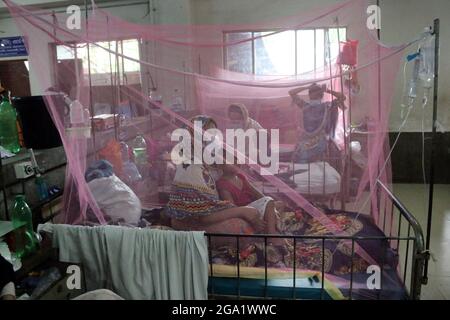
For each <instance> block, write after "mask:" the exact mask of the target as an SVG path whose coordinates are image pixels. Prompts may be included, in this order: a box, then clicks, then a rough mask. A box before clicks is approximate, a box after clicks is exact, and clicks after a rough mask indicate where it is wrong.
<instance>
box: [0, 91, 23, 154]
mask: <svg viewBox="0 0 450 320" xmlns="http://www.w3.org/2000/svg"><path fill="white" fill-rule="evenodd" d="M16 120H17V114H16V111H15V110H14V108H13V107H12V105H11V103H9V99H8V97H6V96H4V97H3V100H2V102H1V103H0V145H1V146H2V147H4V148H5V149H7V150H8V151H10V152H12V153H18V152H19V151H20V144H19V135H18V133H17V124H16Z"/></svg>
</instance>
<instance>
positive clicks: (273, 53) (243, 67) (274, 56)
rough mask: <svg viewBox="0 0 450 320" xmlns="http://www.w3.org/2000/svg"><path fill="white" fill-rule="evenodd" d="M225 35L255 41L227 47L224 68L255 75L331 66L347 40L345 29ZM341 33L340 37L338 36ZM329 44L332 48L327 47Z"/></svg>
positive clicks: (252, 32) (284, 73)
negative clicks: (340, 46) (343, 42)
mask: <svg viewBox="0 0 450 320" xmlns="http://www.w3.org/2000/svg"><path fill="white" fill-rule="evenodd" d="M273 32H274V31H264V32H259V31H246V32H226V33H225V34H224V38H225V41H226V42H236V41H240V40H244V39H249V38H255V37H256V39H253V40H251V41H246V42H242V43H240V44H237V45H231V46H228V47H225V49H224V50H225V51H224V58H225V59H224V62H225V63H224V64H225V68H227V69H228V70H231V71H236V72H242V73H250V74H256V75H298V74H302V73H306V72H311V71H314V70H318V69H321V68H323V67H324V66H326V65H328V64H329V62H330V59H331V61H333V60H334V59H336V58H337V56H338V54H339V41H345V40H346V37H347V29H346V28H316V29H299V30H287V31H283V32H280V33H275V34H273V35H270V36H266V37H261V38H258V37H260V36H264V35H266V34H270V33H273ZM338 32H339V34H338ZM328 44H329V46H328Z"/></svg>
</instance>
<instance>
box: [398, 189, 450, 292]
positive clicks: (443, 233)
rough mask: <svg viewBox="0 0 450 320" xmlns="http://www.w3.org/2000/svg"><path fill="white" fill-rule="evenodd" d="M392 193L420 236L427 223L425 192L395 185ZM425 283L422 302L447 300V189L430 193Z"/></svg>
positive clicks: (449, 197)
mask: <svg viewBox="0 0 450 320" xmlns="http://www.w3.org/2000/svg"><path fill="white" fill-rule="evenodd" d="M394 193H395V195H396V196H397V197H398V198H399V199H400V201H401V202H403V204H404V205H405V206H406V208H407V209H408V210H409V211H410V212H411V213H412V214H413V215H414V216H415V217H416V218H417V219H418V221H419V223H420V224H421V226H422V228H423V231H424V235H425V233H426V223H427V205H428V190H427V189H425V187H424V185H419V184H396V185H395V186H394ZM430 249H431V253H432V255H433V257H432V259H430V263H429V274H428V277H429V282H428V284H427V285H425V286H423V287H422V299H425V300H426V299H446V300H450V185H436V186H435V189H434V205H433V222H432V229H431V247H430Z"/></svg>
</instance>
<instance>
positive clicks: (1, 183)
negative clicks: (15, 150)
mask: <svg viewBox="0 0 450 320" xmlns="http://www.w3.org/2000/svg"><path fill="white" fill-rule="evenodd" d="M1 158H2V157H1V156H0V186H1V188H2V194H3V203H4V205H5V219H6V220H9V212H8V199H7V198H6V186H5V180H4V179H5V177H4V175H3V161H2V159H1Z"/></svg>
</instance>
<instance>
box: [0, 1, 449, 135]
mask: <svg viewBox="0 0 450 320" xmlns="http://www.w3.org/2000/svg"><path fill="white" fill-rule="evenodd" d="M342 1H343V0H314V1H311V0H308V1H306V0H245V1H242V0H150V4H151V5H152V7H154V8H155V11H152V12H151V14H150V15H148V16H146V17H144V15H145V13H146V11H147V4H134V5H127V4H130V3H136V2H137V1H122V2H121V3H123V4H125V5H126V6H125V5H124V6H122V7H116V8H111V9H108V10H110V11H111V12H112V13H113V14H115V15H117V16H120V17H122V18H124V19H126V20H129V21H132V22H135V23H149V22H150V23H162V24H172V23H173V24H189V23H196V24H240V23H242V24H244V23H245V24H247V23H252V22H262V21H271V20H274V19H277V18H282V17H285V16H289V15H292V14H294V13H295V12H301V11H302V10H309V9H311V8H313V7H315V6H317V5H322V4H336V3H339V2H342ZM18 2H19V3H23V4H25V3H27V4H30V3H35V4H39V3H46V4H48V3H49V2H53V3H55V4H56V5H57V6H60V5H62V4H65V3H67V1H62V0H53V1H49V0H44V1H42V0H41V1H39V0H22V1H18ZM70 2H74V1H69V3H70ZM99 2H100V1H96V3H99ZM109 2H111V3H113V2H114V3H115V4H116V3H117V1H109ZM143 2H145V1H143ZM380 2H381V9H382V12H381V14H382V15H381V22H382V32H381V34H382V41H383V42H385V43H387V44H400V43H404V42H407V41H409V40H411V39H413V38H415V37H416V36H417V35H418V34H419V33H420V32H421V31H422V29H423V27H425V26H427V25H430V24H432V22H433V19H434V18H436V17H439V18H441V46H442V47H441V68H440V87H439V89H440V94H439V110H438V112H439V121H440V122H441V123H442V124H444V126H445V128H446V129H447V130H450V111H449V109H450V88H449V86H448V83H450V72H449V71H450V70H449V69H450V60H449V59H446V57H448V56H449V55H450V1H449V0H427V1H424V0H395V1H394V0H380ZM119 3H120V2H119ZM2 6H3V3H0V9H1V7H2ZM0 30H2V31H4V33H1V34H0V36H10V35H17V34H18V31H17V29H16V28H15V26H14V24H13V23H12V20H11V19H10V18H5V17H4V15H3V17H1V16H0ZM150 51H151V52H155V56H156V57H160V58H159V59H164V53H163V52H158V50H157V49H156V50H150ZM190 54H191V53H190V52H187V53H186V55H187V56H189V55H190ZM155 56H153V57H149V60H150V61H152V62H155V63H164V61H163V60H160V61H158V60H155ZM177 67H181V66H177ZM30 68H31V70H33V66H32V65H31V66H30ZM188 68H189V66H188ZM32 74H33V72H32ZM160 78H161V79H160V80H161V87H163V84H164V79H162V78H163V77H161V76H160ZM31 81H32V83H31V85H32V90H33V93H34V94H38V92H37V91H36V90H37V86H36V83H37V79H35V78H34V77H33V76H32V80H31ZM396 87H397V88H398V89H397V93H396V98H395V99H394V106H393V112H392V116H391V126H390V127H391V130H393V131H395V130H396V129H398V127H399V124H400V123H401V119H400V107H399V105H400V100H401V88H402V77H401V76H399V79H398V81H397V84H396ZM167 94H168V93H164V95H165V96H167ZM425 115H426V122H425V123H426V126H425V129H426V130H429V129H430V128H431V121H430V118H431V106H430V107H429V108H428V109H427V110H425ZM421 116H422V112H421V110H420V108H419V107H417V108H416V109H415V110H414V111H413V112H412V114H411V117H410V121H409V122H408V123H407V126H406V128H405V130H407V131H420V130H421Z"/></svg>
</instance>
